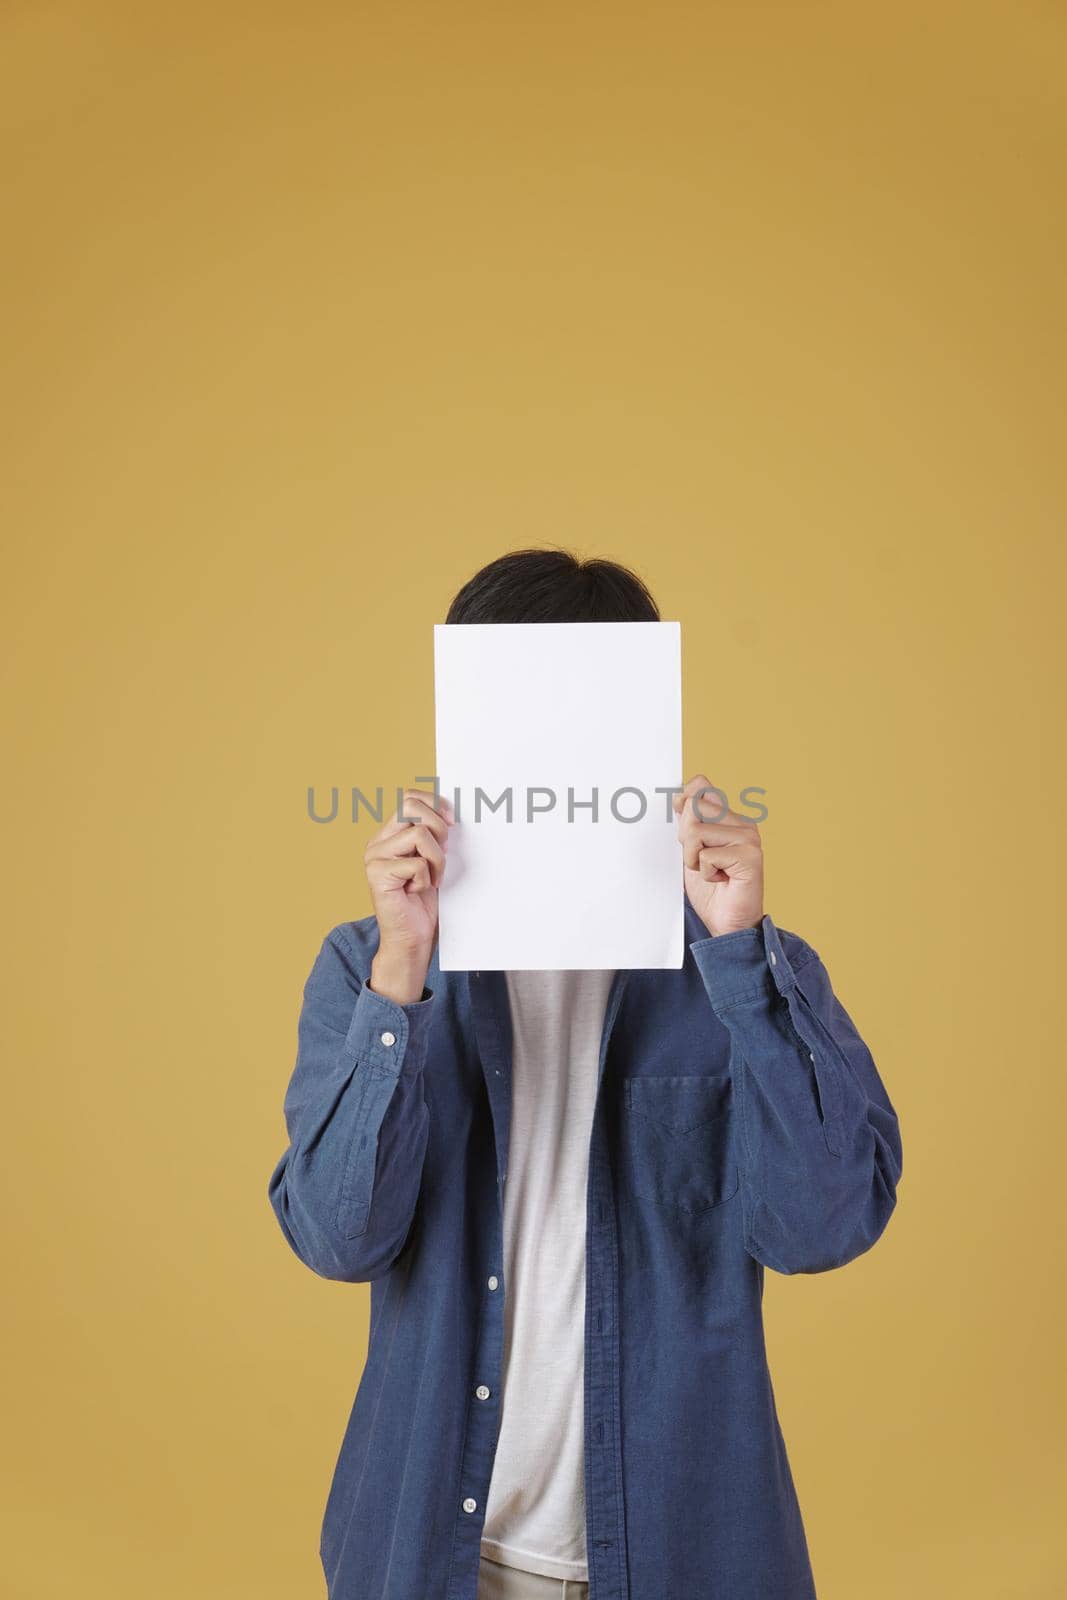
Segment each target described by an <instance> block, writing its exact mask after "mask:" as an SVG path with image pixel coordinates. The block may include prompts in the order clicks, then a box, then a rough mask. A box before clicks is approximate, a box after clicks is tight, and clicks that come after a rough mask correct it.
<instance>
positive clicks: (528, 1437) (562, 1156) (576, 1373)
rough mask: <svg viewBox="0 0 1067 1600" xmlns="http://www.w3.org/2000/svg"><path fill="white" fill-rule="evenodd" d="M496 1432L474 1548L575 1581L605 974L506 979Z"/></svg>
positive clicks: (580, 1541)
mask: <svg viewBox="0 0 1067 1600" xmlns="http://www.w3.org/2000/svg"><path fill="white" fill-rule="evenodd" d="M506 976H507V986H508V1000H509V1003H510V1007H511V1027H512V1041H513V1056H512V1103H511V1135H510V1149H509V1151H508V1158H507V1179H506V1181H505V1184H504V1286H505V1303H504V1363H503V1388H502V1392H501V1414H500V1433H499V1436H498V1439H497V1448H496V1457H495V1460H494V1465H493V1474H492V1480H491V1482H490V1485H489V1493H488V1497H487V1500H486V1512H485V1523H484V1525H483V1529H482V1540H481V1547H482V1551H483V1552H484V1554H485V1555H487V1556H489V1557H490V1558H491V1559H492V1560H494V1561H502V1562H504V1563H505V1564H506V1565H508V1566H513V1567H522V1568H524V1569H525V1570H527V1571H529V1572H541V1573H544V1574H546V1575H547V1576H548V1577H551V1578H571V1579H578V1580H581V1581H586V1580H587V1579H588V1566H587V1562H586V1547H585V1466H584V1407H585V1398H584V1392H583V1379H584V1359H585V1227H586V1184H587V1180H588V1174H589V1134H590V1129H591V1126H592V1121H593V1110H594V1107H595V1104H596V1094H597V1073H598V1066H599V1059H600V1040H601V1033H602V1030H603V1024H604V1014H605V1010H606V1007H607V1000H608V993H609V991H610V989H611V982H612V979H613V978H614V976H615V974H614V972H607V971H590V972H569V971H568V972H546V971H539V972H508V973H507V974H506Z"/></svg>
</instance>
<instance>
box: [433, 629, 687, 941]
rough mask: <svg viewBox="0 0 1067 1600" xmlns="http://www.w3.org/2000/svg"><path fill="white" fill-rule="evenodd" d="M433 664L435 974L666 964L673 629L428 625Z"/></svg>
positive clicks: (677, 648)
mask: <svg viewBox="0 0 1067 1600" xmlns="http://www.w3.org/2000/svg"><path fill="white" fill-rule="evenodd" d="M434 660H435V712H436V724H437V753H436V772H437V779H438V785H439V788H440V792H441V793H442V794H444V795H445V796H446V797H447V798H449V799H451V800H453V801H454V802H455V803H456V804H457V808H458V821H457V822H456V823H455V824H454V825H453V826H452V827H451V829H450V830H449V842H448V863H447V867H446V870H445V875H444V881H443V883H442V885H441V890H440V895H439V902H438V909H439V917H440V933H439V940H440V943H439V949H438V958H439V962H440V966H441V969H442V971H446V972H453V971H479V970H482V969H487V970H499V969H502V970H508V969H510V970H516V971H517V970H522V969H527V968H540V969H544V968H555V969H564V968H569V969H574V968H621V967H680V966H681V965H682V959H683V956H684V942H683V940H684V894H685V890H684V884H683V877H682V854H681V845H680V843H679V841H678V836H677V823H676V819H675V817H674V814H673V812H671V811H670V797H669V795H668V794H666V793H664V792H663V791H664V790H665V789H668V788H672V787H673V788H675V789H677V788H679V787H680V786H681V784H682V782H683V778H682V773H681V765H682V693H681V625H680V624H679V623H677V622H544V623H452V624H444V623H439V624H437V625H436V626H435V628H434ZM478 790H480V791H481V797H479V795H478V794H477V791H478ZM657 791H659V792H657ZM509 797H510V809H511V818H510V821H509V820H508V814H507V812H508V798H509ZM594 799H595V801H596V813H595V820H594V812H593V809H592V806H591V804H590V802H592V801H593V800H594ZM494 805H496V809H495V810H494V809H492V808H493V806H494Z"/></svg>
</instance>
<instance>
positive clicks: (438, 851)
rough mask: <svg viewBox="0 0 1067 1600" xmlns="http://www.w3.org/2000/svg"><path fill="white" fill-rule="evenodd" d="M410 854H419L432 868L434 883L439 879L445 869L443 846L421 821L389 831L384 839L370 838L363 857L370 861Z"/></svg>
mask: <svg viewBox="0 0 1067 1600" xmlns="http://www.w3.org/2000/svg"><path fill="white" fill-rule="evenodd" d="M411 855H419V856H421V857H422V859H423V860H424V861H426V862H428V863H429V865H430V867H431V868H432V869H433V881H434V883H435V884H437V883H439V882H440V881H441V875H442V873H443V872H444V869H445V851H444V846H443V845H442V844H441V843H439V842H438V840H437V839H436V838H435V837H434V835H433V833H432V832H431V831H430V829H429V828H428V827H427V826H426V825H425V824H424V823H421V822H416V823H413V824H412V825H411V827H410V828H401V829H400V831H399V832H398V833H391V834H389V835H388V836H387V837H386V838H384V839H377V840H374V839H372V840H371V842H370V844H369V845H368V846H367V849H366V852H365V857H364V859H365V860H366V861H368V862H371V861H379V860H390V859H392V858H394V857H397V856H411Z"/></svg>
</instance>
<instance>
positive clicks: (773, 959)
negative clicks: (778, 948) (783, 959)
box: [771, 950, 778, 967]
mask: <svg viewBox="0 0 1067 1600" xmlns="http://www.w3.org/2000/svg"><path fill="white" fill-rule="evenodd" d="M777 965H778V957H777V956H776V955H775V953H774V951H773V950H772V951H771V966H772V967H776V966H777Z"/></svg>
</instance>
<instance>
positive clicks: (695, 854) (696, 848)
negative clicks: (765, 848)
mask: <svg viewBox="0 0 1067 1600" xmlns="http://www.w3.org/2000/svg"><path fill="white" fill-rule="evenodd" d="M681 845H682V856H683V858H684V860H685V864H686V866H687V867H695V866H697V864H698V862H699V859H700V854H701V851H703V850H718V851H722V852H723V853H724V855H726V856H733V857H736V859H737V860H738V861H747V862H748V863H749V864H751V863H752V862H753V861H755V860H757V859H758V858H759V856H760V854H761V847H760V845H759V842H758V841H757V840H755V839H752V838H750V837H748V836H747V835H745V834H743V833H738V832H736V831H735V830H734V829H732V828H701V827H696V828H693V829H690V830H689V831H687V832H686V833H685V834H684V835H683V837H682V840H681Z"/></svg>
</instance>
